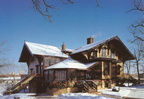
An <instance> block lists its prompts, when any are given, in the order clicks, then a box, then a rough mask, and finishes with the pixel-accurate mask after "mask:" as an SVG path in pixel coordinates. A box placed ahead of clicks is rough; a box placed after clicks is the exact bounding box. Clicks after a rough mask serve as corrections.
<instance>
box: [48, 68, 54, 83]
mask: <svg viewBox="0 0 144 99" xmlns="http://www.w3.org/2000/svg"><path fill="white" fill-rule="evenodd" d="M53 73H54V71H53V70H49V71H48V75H49V76H48V80H51V81H52V80H53V78H54V77H53V75H54V74H53Z"/></svg>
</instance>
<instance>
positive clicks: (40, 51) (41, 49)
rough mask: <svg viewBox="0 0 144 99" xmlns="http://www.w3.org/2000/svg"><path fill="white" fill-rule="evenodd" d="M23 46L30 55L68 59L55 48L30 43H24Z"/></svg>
mask: <svg viewBox="0 0 144 99" xmlns="http://www.w3.org/2000/svg"><path fill="white" fill-rule="evenodd" d="M25 45H26V46H27V48H28V49H29V51H30V52H31V54H32V55H49V56H58V57H68V56H67V55H66V54H64V53H62V52H61V49H60V48H58V47H55V46H50V45H43V44H37V43H31V42H25Z"/></svg>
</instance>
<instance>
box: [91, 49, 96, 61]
mask: <svg viewBox="0 0 144 99" xmlns="http://www.w3.org/2000/svg"><path fill="white" fill-rule="evenodd" d="M96 57H97V51H93V52H91V58H92V59H93V58H96Z"/></svg>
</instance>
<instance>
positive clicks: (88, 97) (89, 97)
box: [59, 93, 115, 99]
mask: <svg viewBox="0 0 144 99" xmlns="http://www.w3.org/2000/svg"><path fill="white" fill-rule="evenodd" d="M59 97H60V98H64V99H115V98H109V97H104V96H99V95H96V94H89V93H67V94H61V95H59Z"/></svg>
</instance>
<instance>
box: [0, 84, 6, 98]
mask: <svg viewBox="0 0 144 99" xmlns="http://www.w3.org/2000/svg"><path fill="white" fill-rule="evenodd" d="M6 88H7V87H6V86H5V84H4V83H2V84H0V96H2V95H3V93H4V91H5V90H6ZM0 99H1V98H0Z"/></svg>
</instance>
